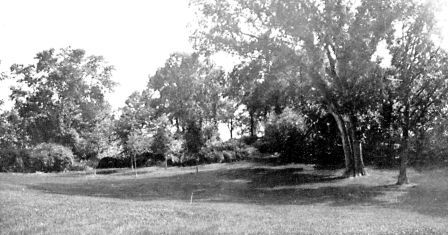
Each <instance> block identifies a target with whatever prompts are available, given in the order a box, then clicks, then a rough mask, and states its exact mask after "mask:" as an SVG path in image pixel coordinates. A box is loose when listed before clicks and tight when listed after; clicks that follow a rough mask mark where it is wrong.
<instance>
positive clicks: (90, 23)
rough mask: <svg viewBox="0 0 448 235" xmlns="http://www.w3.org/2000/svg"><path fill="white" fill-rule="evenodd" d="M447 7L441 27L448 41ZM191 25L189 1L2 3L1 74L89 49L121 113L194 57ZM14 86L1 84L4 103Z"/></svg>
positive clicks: (13, 0)
mask: <svg viewBox="0 0 448 235" xmlns="http://www.w3.org/2000/svg"><path fill="white" fill-rule="evenodd" d="M443 5H444V6H443V7H442V8H441V11H440V14H439V16H440V18H439V21H440V22H441V31H442V35H443V36H444V37H445V39H447V38H448V10H447V7H446V5H447V4H443ZM192 19H193V13H192V11H191V10H190V9H189V8H188V0H126V1H124V0H120V1H119V0H76V1H74V0H70V1H69V0H39V1H36V0H0V61H1V64H0V71H7V70H8V69H9V67H10V66H11V64H14V63H19V64H30V63H33V62H34V60H33V58H34V57H35V55H36V53H38V52H40V51H43V50H47V49H50V48H56V49H59V48H65V47H67V46H71V47H72V48H81V49H85V50H86V52H87V53H88V54H90V55H102V56H104V57H105V59H106V61H108V62H109V64H111V65H114V66H115V71H114V73H113V77H112V79H113V80H114V81H116V82H118V83H119V85H118V86H117V87H116V88H115V91H114V92H113V93H112V94H110V95H109V96H108V100H109V102H110V103H111V104H112V106H113V107H114V108H119V107H121V106H123V105H124V101H125V100H126V98H127V97H128V96H129V95H130V94H131V93H132V92H133V91H136V90H142V89H143V88H144V87H145V86H146V83H147V81H148V76H149V75H152V74H154V73H155V71H156V70H157V68H159V67H161V66H163V65H164V62H165V60H166V59H167V58H168V56H169V55H170V54H171V53H173V52H191V51H192V46H191V44H190V43H189V40H188V37H189V35H190V29H189V27H188V25H189V23H191V21H192ZM444 44H445V45H448V43H444ZM446 48H448V46H447V47H446ZM10 85H11V82H1V83H0V99H3V100H5V99H6V98H7V96H8V95H9V87H10Z"/></svg>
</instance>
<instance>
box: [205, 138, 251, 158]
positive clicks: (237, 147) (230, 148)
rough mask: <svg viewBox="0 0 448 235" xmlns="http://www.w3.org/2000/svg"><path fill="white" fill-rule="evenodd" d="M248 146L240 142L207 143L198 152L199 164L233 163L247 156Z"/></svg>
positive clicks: (233, 140) (232, 140)
mask: <svg viewBox="0 0 448 235" xmlns="http://www.w3.org/2000/svg"><path fill="white" fill-rule="evenodd" d="M248 149H249V146H248V145H246V144H244V143H243V142H242V141H240V140H235V139H231V140H228V141H225V142H220V141H208V142H207V143H206V144H205V146H204V147H202V149H201V151H200V152H199V162H200V163H221V162H233V161H238V160H242V159H245V158H247V157H248V156H249V153H250V151H249V150H248Z"/></svg>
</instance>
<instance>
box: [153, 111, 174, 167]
mask: <svg viewBox="0 0 448 235" xmlns="http://www.w3.org/2000/svg"><path fill="white" fill-rule="evenodd" d="M167 125H168V118H167V117H166V116H165V115H163V116H162V117H160V118H159V119H158V127H157V130H156V133H155V134H154V137H153V139H152V143H151V151H152V153H153V154H155V155H156V156H161V157H163V159H165V168H166V167H167V166H168V158H167V153H168V151H169V150H170V143H171V137H170V133H169V131H168V130H167Z"/></svg>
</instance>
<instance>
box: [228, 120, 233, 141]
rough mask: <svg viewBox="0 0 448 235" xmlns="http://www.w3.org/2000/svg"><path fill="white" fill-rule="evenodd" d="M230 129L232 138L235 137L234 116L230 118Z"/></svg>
mask: <svg viewBox="0 0 448 235" xmlns="http://www.w3.org/2000/svg"><path fill="white" fill-rule="evenodd" d="M229 129H230V139H233V118H230V124H229Z"/></svg>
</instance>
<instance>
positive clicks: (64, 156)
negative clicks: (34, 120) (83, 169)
mask: <svg viewBox="0 0 448 235" xmlns="http://www.w3.org/2000/svg"><path fill="white" fill-rule="evenodd" d="M73 162H74V157H73V153H72V151H71V150H70V149H69V148H67V147H64V146H62V145H58V144H53V143H42V144H39V145H37V146H35V147H34V148H32V149H29V150H17V149H11V148H7V149H2V150H0V171H2V172H36V171H41V172H60V171H65V170H69V169H70V168H71V167H72V165H73Z"/></svg>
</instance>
